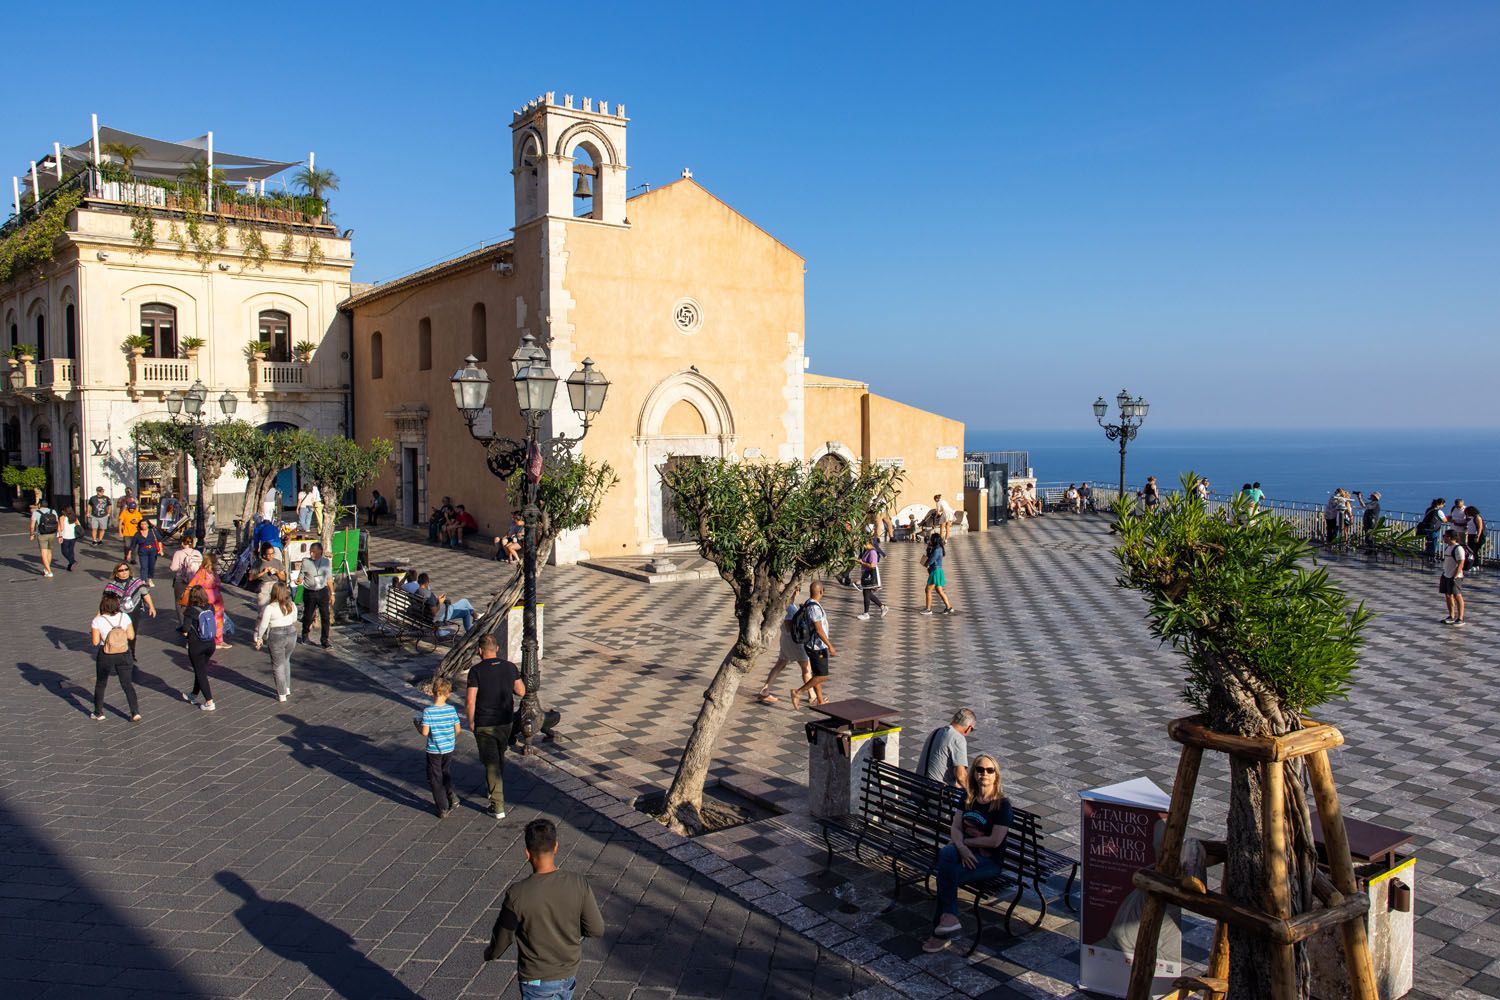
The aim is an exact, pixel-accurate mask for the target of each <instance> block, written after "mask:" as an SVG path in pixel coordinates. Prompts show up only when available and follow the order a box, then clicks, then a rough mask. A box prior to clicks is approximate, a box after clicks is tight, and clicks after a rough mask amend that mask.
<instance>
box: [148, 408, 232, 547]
mask: <svg viewBox="0 0 1500 1000" xmlns="http://www.w3.org/2000/svg"><path fill="white" fill-rule="evenodd" d="M206 402H208V390H207V389H206V388H204V385H203V381H202V380H201V379H199V380H196V381H194V382H193V385H192V388H190V389H188V390H187V391H186V392H184V391H183V390H181V389H173V390H172V391H171V392H169V393H167V394H166V403H167V412H168V413H169V414H171V416H172V422H173V423H177V420H178V417H180V416H181V415H182V412H183V411H184V410H186V411H187V416H188V420H189V421H190V422H191V423H192V425H193V470H194V472H195V473H196V475H194V477H193V478H194V479H195V480H196V481H197V497H198V498H197V502H196V503H195V505H194V506H195V508H196V509H195V511H194V518H193V530H194V532H195V534H196V537H197V539H198V544H199V545H206V544H207V541H208V540H207V539H206V538H204V537H203V532H204V521H203V404H204V403H206ZM239 406H240V399H239V397H238V396H236V395H235V394H234V393H233V392H230V391H229V390H228V389H225V390H224V395H222V396H220V397H219V410H220V411H221V412H222V413H223V414H224V419H225V420H226V421H228V420H232V419H234V413H235V411H236V410H237V409H239Z"/></svg>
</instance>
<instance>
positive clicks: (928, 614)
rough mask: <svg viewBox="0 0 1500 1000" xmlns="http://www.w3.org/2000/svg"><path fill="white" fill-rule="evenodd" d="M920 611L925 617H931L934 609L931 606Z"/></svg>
mask: <svg viewBox="0 0 1500 1000" xmlns="http://www.w3.org/2000/svg"><path fill="white" fill-rule="evenodd" d="M919 613H920V614H921V615H922V616H923V617H925V618H931V617H932V609H931V608H923V609H922V610H921V612H919Z"/></svg>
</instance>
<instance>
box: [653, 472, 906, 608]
mask: <svg viewBox="0 0 1500 1000" xmlns="http://www.w3.org/2000/svg"><path fill="white" fill-rule="evenodd" d="M900 478H901V476H900V472H899V471H898V470H895V469H885V468H879V467H874V466H866V467H865V468H863V469H861V470H860V471H859V472H858V473H855V474H851V473H849V472H846V471H842V470H840V471H836V472H829V471H827V470H825V469H822V468H820V467H818V466H807V465H804V464H803V463H801V462H731V461H729V460H727V459H707V460H703V461H697V462H684V463H680V464H677V465H674V466H672V467H671V468H667V469H664V470H663V472H662V486H663V489H664V490H668V491H670V493H671V501H672V504H673V506H674V507H675V509H676V511H677V516H678V517H679V518H681V519H682V522H683V523H684V524H686V525H687V526H688V527H689V529H690V530H691V531H692V532H693V535H694V538H695V539H696V540H697V542H698V550H699V551H700V552H701V553H702V554H703V557H704V558H705V559H707V560H709V561H710V562H712V563H713V564H714V565H715V566H717V567H718V568H719V573H720V574H721V575H722V576H723V577H724V579H726V580H728V581H730V583H731V584H736V583H737V582H741V581H743V582H749V581H750V580H752V579H754V578H756V577H757V576H761V575H768V576H769V577H771V578H773V579H775V580H777V581H779V582H781V583H783V584H785V583H786V582H787V581H790V580H793V579H794V578H801V577H803V576H806V575H807V574H809V573H811V572H813V571H815V570H819V569H825V568H830V567H835V566H842V564H843V563H844V562H846V561H847V560H848V559H849V558H850V557H851V555H852V554H854V553H857V552H858V551H859V546H860V542H861V540H862V539H863V537H864V526H865V524H866V522H867V521H868V520H869V515H870V510H871V509H872V508H875V507H880V508H884V507H887V506H889V505H890V503H891V501H892V500H893V499H894V498H895V496H896V491H897V486H898V484H899V482H900Z"/></svg>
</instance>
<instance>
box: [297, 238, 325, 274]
mask: <svg viewBox="0 0 1500 1000" xmlns="http://www.w3.org/2000/svg"><path fill="white" fill-rule="evenodd" d="M324 256H326V255H325V254H324V253H323V244H322V242H321V241H320V240H319V239H318V238H317V237H316V236H309V237H308V238H307V258H306V259H305V260H303V262H302V270H304V271H311V270H312V269H313V268H315V267H317V266H318V265H319V264H321V263H323V258H324Z"/></svg>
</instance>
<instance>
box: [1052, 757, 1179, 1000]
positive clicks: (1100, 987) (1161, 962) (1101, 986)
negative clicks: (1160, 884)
mask: <svg viewBox="0 0 1500 1000" xmlns="http://www.w3.org/2000/svg"><path fill="white" fill-rule="evenodd" d="M1078 797H1079V799H1080V800H1081V804H1082V819H1081V823H1080V826H1079V832H1080V838H1079V839H1080V850H1081V854H1082V858H1081V860H1082V862H1083V901H1082V904H1081V906H1080V908H1079V910H1080V916H1079V920H1078V954H1079V959H1078V985H1079V986H1080V987H1081V988H1082V989H1085V990H1090V991H1092V992H1095V993H1102V994H1104V995H1106V996H1114V997H1123V996H1124V995H1125V991H1126V987H1127V986H1129V985H1130V964H1131V958H1132V956H1133V955H1134V954H1135V938H1136V931H1137V929H1138V928H1139V926H1140V918H1141V907H1142V904H1144V902H1145V893H1144V892H1142V891H1141V890H1139V889H1137V888H1136V887H1135V884H1134V882H1133V881H1132V879H1133V878H1134V876H1135V873H1136V872H1137V871H1139V870H1140V869H1142V868H1149V867H1151V866H1152V865H1154V864H1156V857H1157V852H1158V851H1159V850H1160V848H1161V839H1162V833H1163V831H1164V830H1165V828H1166V822H1167V809H1168V807H1169V806H1170V804H1171V803H1170V800H1169V798H1168V796H1167V794H1166V793H1165V792H1163V791H1162V790H1161V789H1160V788H1158V787H1156V785H1155V784H1153V783H1152V782H1151V781H1150V780H1149V779H1147V778H1135V779H1133V780H1131V781H1125V782H1121V783H1120V784H1117V785H1108V786H1106V787H1104V788H1094V789H1090V790H1088V791H1084V792H1079V793H1078ZM1180 975H1182V911H1181V909H1180V908H1179V907H1175V906H1169V907H1168V908H1167V912H1166V917H1165V918H1164V919H1163V920H1162V926H1161V938H1160V940H1159V943H1158V946H1157V951H1156V972H1155V982H1154V985H1153V988H1152V991H1151V995H1152V996H1162V995H1164V994H1166V993H1169V992H1171V989H1172V982H1173V980H1175V979H1176V978H1177V977H1178V976H1180Z"/></svg>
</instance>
